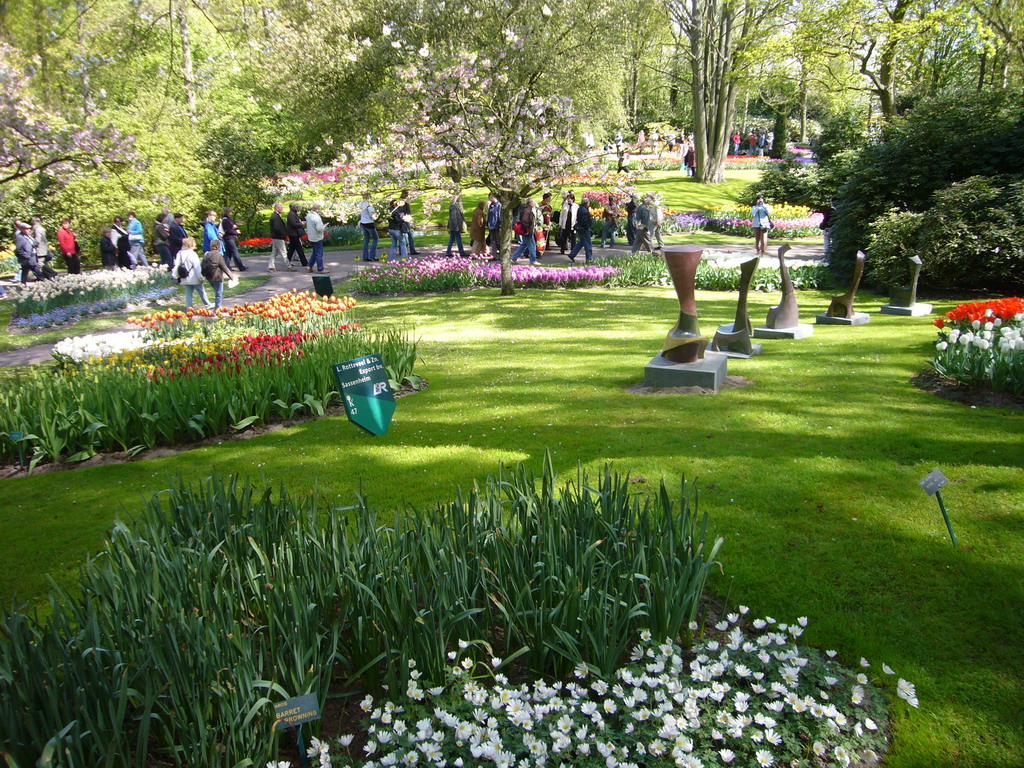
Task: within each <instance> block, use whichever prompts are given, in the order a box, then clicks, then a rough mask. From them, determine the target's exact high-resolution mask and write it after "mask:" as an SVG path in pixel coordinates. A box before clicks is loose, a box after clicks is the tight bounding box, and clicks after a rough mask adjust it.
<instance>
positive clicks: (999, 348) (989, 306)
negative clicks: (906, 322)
mask: <svg viewBox="0 0 1024 768" xmlns="http://www.w3.org/2000/svg"><path fill="white" fill-rule="evenodd" d="M935 325H936V327H938V329H939V340H938V341H937V342H936V343H935V356H934V357H933V358H932V359H931V360H930V361H929V363H930V364H931V366H932V368H933V369H934V370H935V372H936V373H937V374H938V375H939V376H942V377H943V378H947V379H952V380H954V381H957V382H960V383H962V384H967V385H970V386H981V387H990V388H991V389H993V390H994V391H996V392H1010V393H1012V394H1014V395H1024V298H1020V297H1015V298H1007V299H996V300H993V301H979V302H971V303H969V304H960V305H958V306H957V307H955V308H954V309H952V310H950V311H949V312H947V313H946V315H945V317H939V318H936V319H935Z"/></svg>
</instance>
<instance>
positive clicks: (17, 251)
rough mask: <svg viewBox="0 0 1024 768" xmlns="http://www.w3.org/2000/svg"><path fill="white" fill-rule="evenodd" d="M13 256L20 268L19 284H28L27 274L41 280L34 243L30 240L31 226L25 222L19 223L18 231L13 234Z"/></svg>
mask: <svg viewBox="0 0 1024 768" xmlns="http://www.w3.org/2000/svg"><path fill="white" fill-rule="evenodd" d="M14 256H15V257H16V258H17V259H18V265H19V266H20V267H21V282H23V283H27V282H28V273H29V272H31V273H32V274H34V275H35V276H36V280H42V279H43V273H42V271H41V270H40V269H39V260H38V259H37V258H36V241H35V240H33V239H32V225H31V224H29V223H28V222H26V221H23V222H20V223H19V224H18V231H17V232H15V233H14Z"/></svg>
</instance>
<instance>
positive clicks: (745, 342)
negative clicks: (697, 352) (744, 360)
mask: <svg viewBox="0 0 1024 768" xmlns="http://www.w3.org/2000/svg"><path fill="white" fill-rule="evenodd" d="M786 247H787V248H788V247H789V246H786ZM780 250H781V249H780ZM759 262H760V258H759V257H757V256H755V257H754V258H752V259H750V260H749V261H745V262H743V263H742V264H741V265H740V295H739V299H738V300H737V301H736V318H735V319H734V320H733V323H732V330H730V331H722V330H721V329H719V330H718V331H717V332H716V333H715V337H714V338H713V339H712V340H711V350H712V351H713V352H726V353H729V352H731V353H734V354H738V355H743V356H745V357H752V356H753V355H755V354H756V353H757V352H759V351H760V349H761V345H760V344H758V345H757V349H756V351H755V346H754V345H753V344H752V343H751V341H750V334H751V333H752V332H753V331H752V329H751V327H750V315H749V314H748V313H747V293H748V292H749V291H750V283H751V282H753V280H754V272H756V271H757V265H758V263H759ZM787 277H788V274H787Z"/></svg>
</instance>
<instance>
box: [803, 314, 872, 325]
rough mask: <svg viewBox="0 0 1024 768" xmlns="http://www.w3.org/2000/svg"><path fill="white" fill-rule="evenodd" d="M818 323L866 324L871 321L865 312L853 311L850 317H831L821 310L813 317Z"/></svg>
mask: <svg viewBox="0 0 1024 768" xmlns="http://www.w3.org/2000/svg"><path fill="white" fill-rule="evenodd" d="M814 322H815V323H817V324H818V325H867V324H868V323H870V322H871V315H869V314H868V313H867V312H854V313H853V315H851V316H850V317H833V316H832V315H829V314H828V313H827V312H822V313H821V314H820V315H817V316H816V317H815V318H814Z"/></svg>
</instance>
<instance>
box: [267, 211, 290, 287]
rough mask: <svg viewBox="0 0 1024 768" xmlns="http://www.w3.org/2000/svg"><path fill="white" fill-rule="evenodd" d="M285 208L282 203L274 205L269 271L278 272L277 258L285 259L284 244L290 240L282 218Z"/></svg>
mask: <svg viewBox="0 0 1024 768" xmlns="http://www.w3.org/2000/svg"><path fill="white" fill-rule="evenodd" d="M282 210H284V206H283V205H281V203H274V212H273V213H272V214H270V264H268V265H267V269H268V270H270V271H271V272H277V257H278V256H280V257H281V258H282V259H286V257H285V247H284V243H285V241H286V240H287V239H288V227H287V226H285V223H284V219H282V218H281V211H282Z"/></svg>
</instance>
